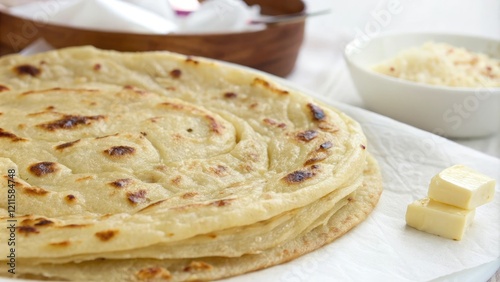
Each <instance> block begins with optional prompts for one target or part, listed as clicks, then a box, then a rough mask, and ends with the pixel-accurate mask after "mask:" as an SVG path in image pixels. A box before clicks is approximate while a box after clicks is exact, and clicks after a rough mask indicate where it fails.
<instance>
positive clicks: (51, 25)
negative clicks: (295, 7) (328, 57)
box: [0, 0, 308, 37]
mask: <svg viewBox="0 0 500 282" xmlns="http://www.w3.org/2000/svg"><path fill="white" fill-rule="evenodd" d="M298 1H299V2H300V3H301V4H302V6H303V8H302V10H301V12H306V11H307V9H308V7H307V3H306V2H305V1H304V0H298ZM0 14H3V15H4V16H7V17H13V18H16V19H19V20H23V21H28V22H31V23H33V24H34V25H36V26H37V27H40V26H43V27H48V28H57V29H66V30H69V31H73V32H92V33H95V34H99V35H106V34H110V33H112V34H116V35H123V36H130V35H133V36H139V37H140V36H149V37H151V36H158V37H164V36H172V37H218V36H237V35H246V34H258V33H261V32H265V31H266V30H268V29H271V28H276V27H279V26H282V25H290V24H295V23H302V22H303V23H305V20H306V18H300V19H298V20H293V21H288V22H282V23H270V24H260V26H261V27H259V28H255V29H246V30H242V31H223V32H190V33H175V32H173V33H165V34H163V33H132V32H125V31H113V30H104V29H103V30H101V29H92V28H85V27H78V26H72V25H63V24H58V23H52V22H47V21H39V20H35V19H32V18H28V17H22V16H19V15H16V14H13V13H10V12H9V10H8V9H1V8H0ZM284 15H285V14H284ZM0 16H1V15H0ZM256 26H259V25H256Z"/></svg>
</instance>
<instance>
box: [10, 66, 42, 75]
mask: <svg viewBox="0 0 500 282" xmlns="http://www.w3.org/2000/svg"><path fill="white" fill-rule="evenodd" d="M14 72H15V73H17V74H18V75H29V76H32V77H37V76H39V75H40V74H41V73H42V71H41V70H40V69H39V68H37V67H35V66H33V65H29V64H24V65H19V66H16V67H14Z"/></svg>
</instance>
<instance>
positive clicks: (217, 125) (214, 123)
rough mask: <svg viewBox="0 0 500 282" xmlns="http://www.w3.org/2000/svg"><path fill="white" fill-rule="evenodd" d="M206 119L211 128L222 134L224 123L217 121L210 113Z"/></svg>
mask: <svg viewBox="0 0 500 282" xmlns="http://www.w3.org/2000/svg"><path fill="white" fill-rule="evenodd" d="M205 119H207V120H208V124H209V126H210V130H211V131H213V132H215V133H217V134H222V132H223V130H224V128H225V127H224V125H222V124H221V123H219V122H217V120H216V119H215V118H214V117H213V116H210V115H206V116H205Z"/></svg>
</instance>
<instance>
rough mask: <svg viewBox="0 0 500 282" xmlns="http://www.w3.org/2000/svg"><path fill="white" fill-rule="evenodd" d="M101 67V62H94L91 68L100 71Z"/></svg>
mask: <svg viewBox="0 0 500 282" xmlns="http://www.w3.org/2000/svg"><path fill="white" fill-rule="evenodd" d="M101 68H102V65H101V64H94V66H93V67H92V69H93V70H94V71H100V70H101Z"/></svg>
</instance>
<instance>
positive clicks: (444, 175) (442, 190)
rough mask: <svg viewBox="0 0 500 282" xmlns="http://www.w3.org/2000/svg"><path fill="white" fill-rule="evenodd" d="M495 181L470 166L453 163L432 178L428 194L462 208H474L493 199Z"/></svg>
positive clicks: (436, 199)
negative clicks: (453, 164)
mask: <svg viewBox="0 0 500 282" xmlns="http://www.w3.org/2000/svg"><path fill="white" fill-rule="evenodd" d="M495 183H496V182H495V180H494V179H492V178H490V177H488V176H486V175H483V174H481V173H479V172H477V171H475V170H473V169H471V168H468V167H466V166H463V165H455V166H452V167H449V168H447V169H445V170H443V171H442V172H440V173H439V174H437V175H436V176H434V177H433V178H432V180H431V183H430V185H429V192H428V196H429V198H431V199H433V200H435V201H438V202H441V203H445V204H449V205H453V206H456V207H459V208H462V209H474V208H476V207H478V206H480V205H483V204H486V203H487V202H489V201H491V200H493V195H494V194H495Z"/></svg>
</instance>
